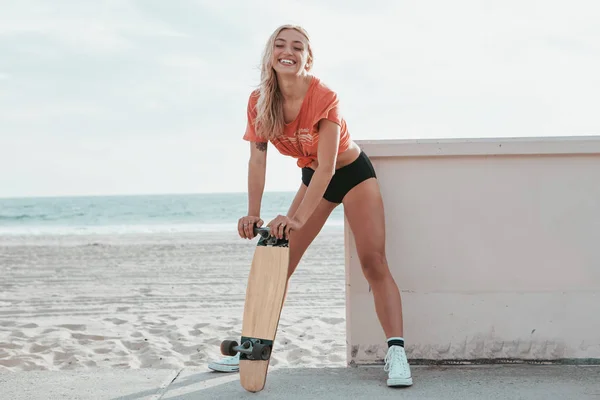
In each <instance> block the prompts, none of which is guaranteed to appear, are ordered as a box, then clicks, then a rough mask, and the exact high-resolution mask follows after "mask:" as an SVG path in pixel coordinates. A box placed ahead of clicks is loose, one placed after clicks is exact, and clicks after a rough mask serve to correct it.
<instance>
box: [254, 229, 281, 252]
mask: <svg viewBox="0 0 600 400" xmlns="http://www.w3.org/2000/svg"><path fill="white" fill-rule="evenodd" d="M254 234H255V235H260V239H259V240H258V243H257V244H256V245H257V246H273V247H288V246H289V241H288V240H287V239H277V238H276V237H275V236H271V230H270V229H269V227H264V228H262V227H261V228H259V227H256V226H255V227H254Z"/></svg>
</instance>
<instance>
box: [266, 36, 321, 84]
mask: <svg viewBox="0 0 600 400" xmlns="http://www.w3.org/2000/svg"><path fill="white" fill-rule="evenodd" d="M271 62H272V65H273V69H274V70H275V72H277V73H278V74H293V75H302V74H304V73H305V72H306V71H309V70H310V67H311V64H312V54H311V51H310V45H309V43H308V39H307V38H306V36H304V35H303V34H302V33H300V32H298V31H297V30H295V29H284V30H282V31H281V32H279V34H278V35H277V36H276V37H275V41H274V43H273V58H272V60H271Z"/></svg>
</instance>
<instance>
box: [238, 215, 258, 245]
mask: <svg viewBox="0 0 600 400" xmlns="http://www.w3.org/2000/svg"><path fill="white" fill-rule="evenodd" d="M263 223H264V221H263V220H262V219H260V217H254V216H251V215H247V216H245V217H242V218H240V220H239V221H238V233H239V234H240V237H241V238H242V239H253V238H254V237H255V236H256V235H255V234H254V226H255V225H256V226H257V227H259V228H260V227H261V226H262V225H263Z"/></svg>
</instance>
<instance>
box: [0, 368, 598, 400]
mask: <svg viewBox="0 0 600 400" xmlns="http://www.w3.org/2000/svg"><path fill="white" fill-rule="evenodd" d="M411 368H412V372H413V380H414V385H413V386H412V387H410V388H388V387H387V386H386V384H385V378H386V375H385V372H384V371H383V366H361V367H357V368H353V367H349V368H319V369H317V368H281V369H272V370H271V372H270V374H269V376H268V377H267V384H266V387H265V389H264V390H263V391H262V392H259V393H249V392H246V391H245V390H244V389H243V388H242V387H241V386H240V384H239V375H238V374H237V373H231V374H226V373H217V372H212V371H209V370H207V369H206V368H186V369H183V370H161V369H138V370H119V369H112V370H103V369H89V370H76V371H69V370H66V371H29V372H16V373H1V374H0V399H2V400H38V399H39V400H42V399H43V400H51V399H64V400H75V399H77V400H81V399H90V400H104V399H106V400H163V399H164V400H166V399H169V400H175V399H177V400H192V399H215V400H217V399H258V398H260V399H286V400H287V399H302V400H307V399H328V400H329V399H370V400H375V399H377V400H379V399H387V398H390V399H391V398H394V399H402V398H406V399H408V398H410V399H444V400H453V399H460V400H467V399H479V400H481V399H485V400H493V399H544V400H548V399H561V400H569V399H577V400H583V399H595V400H600V366H577V365H528V364H525V365H522V364H521V365H478V366H460V365H456V366H413V367H411Z"/></svg>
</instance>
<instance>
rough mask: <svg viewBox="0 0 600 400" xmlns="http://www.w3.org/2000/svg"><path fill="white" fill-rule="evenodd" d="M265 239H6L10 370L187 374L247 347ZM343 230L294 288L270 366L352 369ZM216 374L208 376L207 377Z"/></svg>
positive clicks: (3, 296) (1, 292) (321, 243)
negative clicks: (254, 268)
mask: <svg viewBox="0 0 600 400" xmlns="http://www.w3.org/2000/svg"><path fill="white" fill-rule="evenodd" d="M255 243H256V241H247V240H243V239H240V238H239V237H236V235H235V234H230V233H219V234H214V235H208V234H206V233H199V234H182V233H178V234H148V235H131V236H126V235H121V236H109V235H104V236H82V235H73V236H38V237H17V236H0V277H1V278H0V372H11V371H29V370H65V369H91V368H123V369H131V368H183V367H186V366H194V367H201V366H206V365H207V364H208V363H209V362H210V361H212V360H215V359H220V358H221V357H222V355H221V354H220V350H219V344H220V343H221V341H222V340H224V339H238V340H239V336H240V333H241V325H242V314H243V305H244V296H245V285H246V280H247V274H248V270H249V268H250V261H251V259H252V254H253V251H254V246H255ZM344 287H345V280H344V249H343V232H342V231H341V230H340V229H339V228H334V229H333V232H330V231H328V230H324V231H323V232H322V233H321V234H320V235H319V236H318V237H317V239H316V240H315V242H314V243H313V245H312V246H311V247H310V248H309V249H308V251H307V252H306V254H305V257H304V259H303V261H302V262H301V264H300V266H299V267H298V270H297V271H296V273H295V274H294V276H293V277H292V279H291V281H290V288H289V292H288V297H287V300H286V303H285V305H284V309H283V312H282V315H281V320H280V324H279V330H278V333H277V338H276V342H275V348H274V351H273V354H272V360H271V366H272V367H273V368H278V367H340V366H345V365H346V336H345V334H346V333H345V332H346V326H345V298H344V296H345V294H344ZM207 370H208V369H207Z"/></svg>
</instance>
